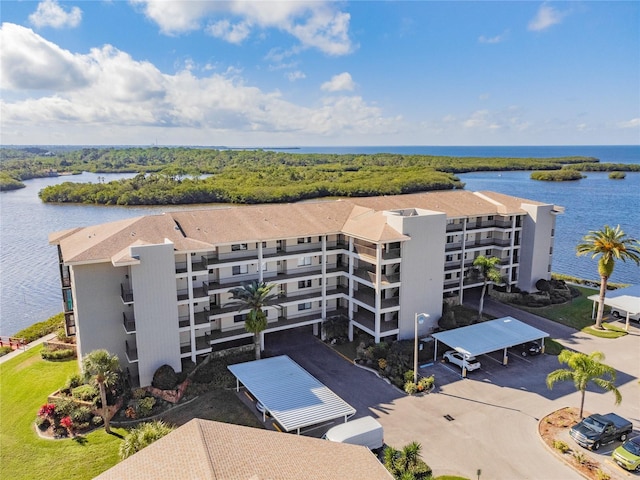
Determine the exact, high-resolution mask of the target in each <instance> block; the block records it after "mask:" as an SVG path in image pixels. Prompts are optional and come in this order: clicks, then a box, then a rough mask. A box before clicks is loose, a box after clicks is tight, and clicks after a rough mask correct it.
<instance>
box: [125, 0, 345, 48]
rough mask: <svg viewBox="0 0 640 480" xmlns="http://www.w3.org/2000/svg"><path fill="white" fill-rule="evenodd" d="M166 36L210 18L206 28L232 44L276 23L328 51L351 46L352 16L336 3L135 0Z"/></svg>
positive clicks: (302, 40) (302, 41) (307, 43)
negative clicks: (350, 27) (350, 24)
mask: <svg viewBox="0 0 640 480" xmlns="http://www.w3.org/2000/svg"><path fill="white" fill-rule="evenodd" d="M131 3H132V4H134V5H135V6H137V7H138V8H139V9H140V10H141V11H142V12H143V13H144V14H145V15H146V16H147V18H149V19H150V20H152V21H153V22H155V23H156V24H158V26H159V27H160V31H161V32H163V33H165V34H167V35H175V34H180V33H186V32H189V31H193V30H198V29H200V28H201V23H202V21H203V20H208V21H209V22H210V23H209V25H208V26H207V27H206V29H205V30H206V31H207V32H208V33H209V34H211V35H213V36H215V37H217V38H220V39H223V40H225V41H227V42H231V43H240V42H242V41H243V40H245V39H247V38H248V37H249V36H250V35H251V34H252V33H253V31H255V30H264V29H269V28H275V29H277V30H280V31H283V32H286V33H288V34H290V35H292V36H293V37H294V38H296V39H297V40H298V41H299V42H300V45H301V47H302V48H316V49H318V50H320V51H322V52H324V53H326V54H328V55H345V54H347V53H350V52H351V51H352V50H353V48H354V47H353V45H352V43H351V40H350V38H349V22H350V19H351V17H350V15H349V14H348V13H345V12H342V11H340V10H339V9H338V5H339V4H338V3H337V2H331V1H317V2H298V1H286V2H282V1H281V2H248V1H244V0H232V1H225V2H214V1H209V2H205V1H192V2H184V1H183V2H167V1H163V0H131Z"/></svg>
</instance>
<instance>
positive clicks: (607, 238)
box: [576, 225, 640, 330]
mask: <svg viewBox="0 0 640 480" xmlns="http://www.w3.org/2000/svg"><path fill="white" fill-rule="evenodd" d="M576 254H577V255H578V256H582V255H591V258H596V257H600V258H599V259H598V273H599V274H600V297H599V298H598V314H597V315H596V324H595V327H594V328H597V329H599V330H602V315H603V313H604V299H605V296H606V293H607V282H608V281H609V278H610V277H611V274H612V273H613V268H614V267H615V262H616V260H622V261H623V262H626V261H627V260H631V261H634V262H635V263H636V265H640V242H638V240H636V239H634V238H629V237H627V235H626V234H625V233H624V232H623V231H622V229H621V228H620V225H618V226H617V227H616V228H611V227H610V226H609V225H605V226H604V228H603V229H602V230H591V231H590V232H589V233H588V234H587V235H585V236H584V237H583V238H582V243H580V244H578V245H577V246H576Z"/></svg>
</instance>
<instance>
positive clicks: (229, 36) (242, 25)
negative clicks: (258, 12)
mask: <svg viewBox="0 0 640 480" xmlns="http://www.w3.org/2000/svg"><path fill="white" fill-rule="evenodd" d="M205 30H206V32H207V33H209V34H210V35H212V36H214V37H216V38H221V39H223V40H225V41H227V42H229V43H234V44H240V43H242V42H243V41H244V40H245V39H246V38H247V37H248V36H249V34H250V33H251V25H250V24H249V23H247V22H239V23H236V24H232V23H231V22H229V20H220V21H219V22H215V23H213V24H211V25H209V26H208V27H207V28H206V29H205Z"/></svg>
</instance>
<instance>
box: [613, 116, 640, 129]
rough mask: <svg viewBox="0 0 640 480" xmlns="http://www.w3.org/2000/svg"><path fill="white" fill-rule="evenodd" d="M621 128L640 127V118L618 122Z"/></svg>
mask: <svg viewBox="0 0 640 480" xmlns="http://www.w3.org/2000/svg"><path fill="white" fill-rule="evenodd" d="M618 126H619V127H620V128H640V118H632V119H631V120H629V121H627V122H620V123H618Z"/></svg>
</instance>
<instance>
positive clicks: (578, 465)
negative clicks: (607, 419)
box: [538, 407, 610, 480]
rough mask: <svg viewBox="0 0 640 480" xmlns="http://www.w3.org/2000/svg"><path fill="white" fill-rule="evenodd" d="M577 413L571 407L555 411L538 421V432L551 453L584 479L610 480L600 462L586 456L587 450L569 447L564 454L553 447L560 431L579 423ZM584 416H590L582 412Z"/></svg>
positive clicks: (575, 409) (576, 410) (577, 410)
mask: <svg viewBox="0 0 640 480" xmlns="http://www.w3.org/2000/svg"><path fill="white" fill-rule="evenodd" d="M579 412H580V411H579V409H578V408H572V407H565V408H562V409H560V410H556V411H555V412H552V413H550V414H549V415H547V416H546V417H544V418H543V419H542V420H541V421H540V423H539V424H538V432H539V433H540V436H541V437H542V440H543V441H544V443H546V444H547V445H548V446H549V448H550V449H551V451H553V452H554V453H555V454H556V455H557V456H558V457H559V458H562V459H563V460H564V461H565V462H567V463H568V464H569V465H570V466H571V467H572V468H573V469H575V470H577V471H578V472H580V473H581V474H582V475H583V476H585V477H586V478H588V479H593V480H604V479H607V478H610V477H608V476H606V475H607V474H606V473H605V472H603V471H602V470H601V468H602V466H601V465H600V462H599V461H597V460H596V459H594V458H593V457H591V456H590V455H589V454H588V452H589V450H585V449H583V448H581V447H577V446H576V448H571V447H572V446H571V445H569V450H568V451H567V452H566V453H562V452H561V451H560V450H558V449H557V448H555V447H554V446H553V442H554V440H559V439H560V433H561V432H562V431H565V430H568V429H569V428H570V427H571V426H572V425H575V424H576V423H578V422H580V415H579ZM584 415H585V416H588V415H590V414H589V413H587V412H584ZM603 475H604V476H603Z"/></svg>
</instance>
